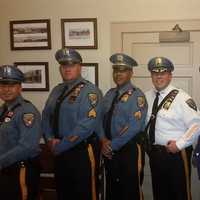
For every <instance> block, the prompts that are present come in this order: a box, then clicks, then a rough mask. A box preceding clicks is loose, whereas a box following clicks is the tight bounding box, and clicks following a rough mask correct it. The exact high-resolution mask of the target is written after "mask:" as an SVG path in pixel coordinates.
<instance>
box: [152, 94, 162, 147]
mask: <svg viewBox="0 0 200 200" xmlns="http://www.w3.org/2000/svg"><path fill="white" fill-rule="evenodd" d="M159 95H160V93H159V92H157V93H156V97H155V99H154V102H153V107H152V113H151V119H150V120H151V123H150V126H149V139H150V144H153V143H154V142H155V125H156V114H157V108H158V101H159Z"/></svg>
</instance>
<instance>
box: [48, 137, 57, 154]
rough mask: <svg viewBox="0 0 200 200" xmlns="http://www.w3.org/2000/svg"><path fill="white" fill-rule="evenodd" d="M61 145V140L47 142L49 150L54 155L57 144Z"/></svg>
mask: <svg viewBox="0 0 200 200" xmlns="http://www.w3.org/2000/svg"><path fill="white" fill-rule="evenodd" d="M59 143H60V140H59V139H55V138H54V139H51V140H49V141H48V142H47V146H48V148H49V150H50V151H51V152H52V153H53V152H54V148H55V146H56V145H57V144H59Z"/></svg>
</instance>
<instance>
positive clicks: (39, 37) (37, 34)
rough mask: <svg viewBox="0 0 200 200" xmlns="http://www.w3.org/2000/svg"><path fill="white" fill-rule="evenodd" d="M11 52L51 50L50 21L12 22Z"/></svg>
mask: <svg viewBox="0 0 200 200" xmlns="http://www.w3.org/2000/svg"><path fill="white" fill-rule="evenodd" d="M10 46H11V50H40V49H51V33H50V20H49V19H41V20H24V21H10Z"/></svg>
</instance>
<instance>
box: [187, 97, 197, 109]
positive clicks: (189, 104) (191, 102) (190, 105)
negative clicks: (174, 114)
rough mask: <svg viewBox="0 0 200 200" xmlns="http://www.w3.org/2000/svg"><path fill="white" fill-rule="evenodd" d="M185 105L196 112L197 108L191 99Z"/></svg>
mask: <svg viewBox="0 0 200 200" xmlns="http://www.w3.org/2000/svg"><path fill="white" fill-rule="evenodd" d="M186 103H187V105H188V106H189V107H190V108H192V109H193V110H195V111H197V106H196V103H195V102H194V100H193V99H188V100H187V101H186Z"/></svg>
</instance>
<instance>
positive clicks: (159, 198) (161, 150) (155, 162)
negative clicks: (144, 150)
mask: <svg viewBox="0 0 200 200" xmlns="http://www.w3.org/2000/svg"><path fill="white" fill-rule="evenodd" d="M191 154H192V147H188V148H186V149H184V150H182V151H180V152H178V153H175V154H172V153H168V152H167V151H166V148H165V147H164V146H160V145H155V146H154V145H153V146H152V150H151V152H150V154H149V161H150V168H151V175H152V186H153V196H154V200H169V199H170V200H191V190H190V189H191V188H190V185H191V183H190V181H191Z"/></svg>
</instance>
